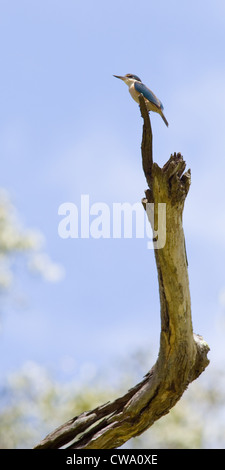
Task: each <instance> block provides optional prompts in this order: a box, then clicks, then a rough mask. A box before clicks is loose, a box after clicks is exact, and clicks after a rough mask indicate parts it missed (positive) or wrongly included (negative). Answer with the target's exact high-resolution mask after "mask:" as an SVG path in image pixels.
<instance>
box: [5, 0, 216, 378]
mask: <svg viewBox="0 0 225 470" xmlns="http://www.w3.org/2000/svg"><path fill="white" fill-rule="evenodd" d="M224 44H225V5H224V2H223V1H222V0H221V1H219V0H215V1H214V2H208V1H203V0H198V2H196V1H192V0H189V1H184V2H178V1H175V0H174V1H166V0H161V1H160V0H158V1H157V2H156V1H155V2H153V1H149V0H143V1H142V2H141V4H137V3H136V2H134V1H133V0H130V1H127V0H124V1H123V2H121V1H119V0H114V1H113V2H111V3H109V2H104V1H102V0H101V1H98V0H97V1H95V2H93V1H90V0H89V1H85V0H82V1H76V0H73V1H72V0H67V1H64V2H62V1H56V0H54V1H53V0H52V1H50V0H45V1H42V0H41V1H40V0H39V1H35V0H31V1H30V0H29V1H23V0H20V2H18V1H15V0H14V1H12V0H7V1H4V0H1V3H0V56H1V77H0V82H1V86H0V103H1V112H0V152H1V162H2V168H1V186H2V187H4V188H6V189H7V190H8V191H9V193H10V195H11V198H12V201H13V203H14V204H15V205H16V207H17V209H18V211H19V213H20V215H21V218H22V220H23V223H24V225H25V226H27V227H32V228H37V229H39V230H41V231H42V232H43V234H44V236H45V238H46V250H47V252H48V253H49V255H50V256H51V258H52V259H53V260H54V261H55V262H58V263H60V264H61V265H62V266H63V267H64V269H65V277H64V278H63V279H62V280H61V282H58V283H55V284H54V283H52V284H51V283H44V282H43V281H40V280H38V279H34V278H31V277H30V276H29V275H27V276H26V275H25V274H24V273H22V274H21V285H20V289H21V290H22V292H23V294H24V295H25V297H26V308H24V309H20V311H19V312H18V307H16V306H14V305H12V304H10V305H8V307H7V309H6V311H5V313H4V317H3V319H2V321H3V328H2V332H1V341H0V343H1V345H0V354H1V357H4V364H3V365H2V372H3V373H5V372H7V371H12V370H14V369H16V368H18V367H21V366H22V364H23V363H24V362H25V361H27V360H33V361H37V362H40V363H42V364H45V365H46V366H48V367H50V368H52V369H54V371H55V372H56V374H59V375H60V373H61V369H62V364H64V363H65V358H72V359H73V360H74V362H73V361H72V362H71V364H74V366H73V368H71V370H70V373H71V375H72V374H75V373H76V371H77V370H78V369H79V367H80V365H81V364H83V363H94V364H96V365H97V366H99V365H101V364H104V363H107V362H108V361H109V360H110V361H111V360H112V359H113V358H115V359H118V357H120V356H122V355H123V357H124V356H127V357H129V356H130V355H131V354H132V353H133V352H134V351H135V350H136V349H138V348H141V347H143V346H148V345H150V347H151V349H152V351H153V354H155V356H157V353H158V337H159V331H160V324H159V299H158V285H157V275H156V267H155V263H154V254H153V252H152V251H150V250H147V248H146V246H147V243H146V240H141V239H140V240H137V239H135V238H134V239H132V240H126V239H121V240H113V239H108V240H107V239H106V240H103V239H99V240H94V239H91V238H89V239H87V240H82V239H71V240H62V239H60V238H59V236H58V223H59V221H60V217H59V215H58V207H59V205H60V204H62V203H64V202H72V203H75V204H77V206H79V204H80V198H81V195H82V194H89V196H90V201H91V203H95V202H98V201H101V202H105V203H106V204H108V205H109V206H110V205H111V204H112V203H113V202H130V203H132V204H133V203H135V202H139V201H140V200H141V198H142V197H143V195H144V190H145V189H146V182H145V178H144V176H143V172H142V164H141V153H140V145H141V133H142V120H141V117H140V112H139V109H138V106H137V105H136V104H135V103H134V102H133V101H132V99H131V98H130V95H129V93H128V89H127V87H126V86H125V85H124V84H123V83H122V82H120V81H119V80H116V79H115V78H114V77H113V74H118V75H120V74H121V75H122V74H125V73H128V72H129V73H134V74H137V75H138V76H140V77H141V79H142V80H143V82H144V83H146V84H147V85H148V86H149V87H150V88H151V89H152V90H153V91H154V92H155V93H156V95H157V96H158V97H159V98H160V100H161V101H162V102H163V105H164V111H165V116H166V118H167V119H168V121H169V128H168V129H167V128H166V126H165V125H164V123H163V121H162V120H161V118H160V117H159V116H158V115H152V117H151V122H152V128H153V144H154V160H155V161H156V162H157V163H158V164H160V165H163V164H164V163H165V162H166V161H167V160H168V158H169V156H170V154H171V153H173V152H174V151H176V152H179V151H180V152H181V153H182V154H183V156H184V159H185V161H186V162H187V167H188V168H189V167H190V168H191V171H192V185H191V189H190V193H189V195H188V198H187V201H186V204H185V210H184V228H185V236H186V244H187V252H188V259H189V276H190V288H191V298H192V311H193V324H194V331H195V332H196V333H199V334H202V335H203V336H204V338H205V339H206V340H207V341H208V343H209V345H210V347H211V353H210V357H211V360H212V364H213V365H214V366H215V365H216V364H217V363H218V362H219V360H220V357H221V348H222V345H223V336H224V333H225V326H224V309H225V295H224V291H225V270H224V254H225V215H224V200H225V189H224V188H225V186H224V181H223V174H224V169H225V168H224V167H225V159H224V148H225V133H224V122H225V91H224V83H225V63H224ZM150 365H151V364H150Z"/></svg>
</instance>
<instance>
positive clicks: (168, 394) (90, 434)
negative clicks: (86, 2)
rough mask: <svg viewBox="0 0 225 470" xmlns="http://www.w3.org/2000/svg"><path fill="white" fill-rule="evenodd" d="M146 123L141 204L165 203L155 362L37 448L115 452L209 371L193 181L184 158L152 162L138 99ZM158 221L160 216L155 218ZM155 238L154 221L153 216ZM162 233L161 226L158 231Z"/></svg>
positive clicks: (149, 137) (149, 138)
mask: <svg viewBox="0 0 225 470" xmlns="http://www.w3.org/2000/svg"><path fill="white" fill-rule="evenodd" d="M139 101H140V109H141V114H142V117H143V120H144V125H143V138H142V163H143V170H144V173H145V176H146V180H147V183H148V186H149V189H148V190H147V191H146V197H145V198H144V199H143V200H142V203H143V206H144V208H145V209H147V208H148V203H149V204H150V205H151V204H152V203H154V207H155V209H156V210H157V207H158V204H160V203H163V204H166V206H165V207H166V243H165V246H164V247H162V248H160V249H157V243H156V242H157V241H156V240H155V243H156V246H155V250H154V252H155V259H156V266H157V271H158V282H159V293H160V306H161V335H160V349H159V354H158V359H157V361H156V364H155V365H154V366H153V367H152V369H151V370H150V372H148V373H147V374H146V376H145V377H144V379H143V380H142V382H140V383H139V384H137V385H135V386H134V387H133V388H132V389H131V390H129V391H128V392H127V393H126V394H125V395H124V396H122V397H120V398H117V399H116V400H115V401H113V402H111V403H106V404H104V405H102V406H99V407H97V408H95V409H94V410H91V411H87V412H84V413H82V414H80V415H79V416H76V417H75V418H72V419H71V420H70V421H68V422H66V423H65V424H63V425H62V426H60V427H59V428H57V429H56V430H55V431H53V432H52V433H50V434H49V435H48V436H47V437H46V438H45V439H43V440H42V441H41V442H40V443H39V444H38V445H36V447H35V448H36V449H46V448H49V449H57V448H60V447H66V448H70V449H113V448H116V447H119V446H121V445H122V444H124V443H125V442H126V441H127V440H129V439H130V438H131V437H135V436H137V435H140V434H141V433H142V432H144V431H145V430H146V429H148V428H149V427H150V426H151V425H152V424H153V423H154V422H155V421H156V420H158V419H159V418H160V417H162V416H163V415H165V414H166V413H168V412H169V410H170V409H171V408H172V407H173V406H174V405H175V404H176V402H177V401H178V400H179V399H180V397H181V396H182V394H183V392H184V391H185V389H186V388H187V386H188V385H189V383H190V382H192V381H193V380H195V379H196V378H197V377H198V376H199V375H200V374H201V373H202V372H203V370H204V369H205V368H206V367H207V365H208V363H209V360H208V359H207V353H208V351H209V347H208V345H207V343H206V342H205V341H204V340H203V338H202V337H201V336H198V335H195V334H193V329H192V319H191V300H190V292H189V280H188V269H187V256H186V249H185V239H184V232H183V226H182V214H183V208H184V202H185V198H186V196H187V193H188V190H189V187H190V183H191V177H190V171H189V170H188V171H187V172H186V173H184V170H185V166H186V164H185V162H184V160H183V158H182V156H181V154H174V155H171V157H170V159H169V160H168V162H167V163H166V164H165V165H164V166H163V168H160V167H159V166H158V165H157V164H156V163H153V159H152V131H151V124H150V119H149V115H148V112H147V109H146V106H145V102H144V98H143V97H142V95H140V98H139ZM156 218H157V217H156ZM150 221H151V223H152V228H153V234H154V233H155V232H154V221H153V220H152V218H151V217H150ZM158 229H159V227H158Z"/></svg>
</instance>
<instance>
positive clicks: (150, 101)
mask: <svg viewBox="0 0 225 470" xmlns="http://www.w3.org/2000/svg"><path fill="white" fill-rule="evenodd" d="M113 76H114V77H116V78H120V80H123V81H124V82H125V83H126V85H128V86H129V92H130V94H131V96H132V98H133V99H134V100H135V101H137V103H139V99H138V96H139V95H140V94H142V95H143V96H144V98H145V104H146V106H147V109H148V111H154V112H155V113H158V114H160V116H161V117H162V118H163V121H164V122H165V124H166V125H167V126H168V125H169V124H168V121H167V120H166V118H165V116H164V114H163V105H162V103H161V101H160V100H159V99H158V98H157V96H155V95H154V93H153V92H152V91H151V90H149V88H148V87H147V86H145V85H144V83H142V81H141V79H140V78H139V77H137V75H132V74H131V73H127V74H126V75H124V77H121V76H120V75H113Z"/></svg>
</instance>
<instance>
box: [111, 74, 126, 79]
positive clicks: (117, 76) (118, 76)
mask: <svg viewBox="0 0 225 470" xmlns="http://www.w3.org/2000/svg"><path fill="white" fill-rule="evenodd" d="M113 76H114V77H116V78H120V80H124V77H121V76H120V75H113Z"/></svg>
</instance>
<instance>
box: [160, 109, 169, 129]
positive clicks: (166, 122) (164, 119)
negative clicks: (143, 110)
mask: <svg viewBox="0 0 225 470" xmlns="http://www.w3.org/2000/svg"><path fill="white" fill-rule="evenodd" d="M160 115H161V116H162V118H163V121H164V122H165V124H166V126H167V127H168V126H169V123H168V121H167V119H166V118H165V116H164V114H163V112H161V113H160Z"/></svg>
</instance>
